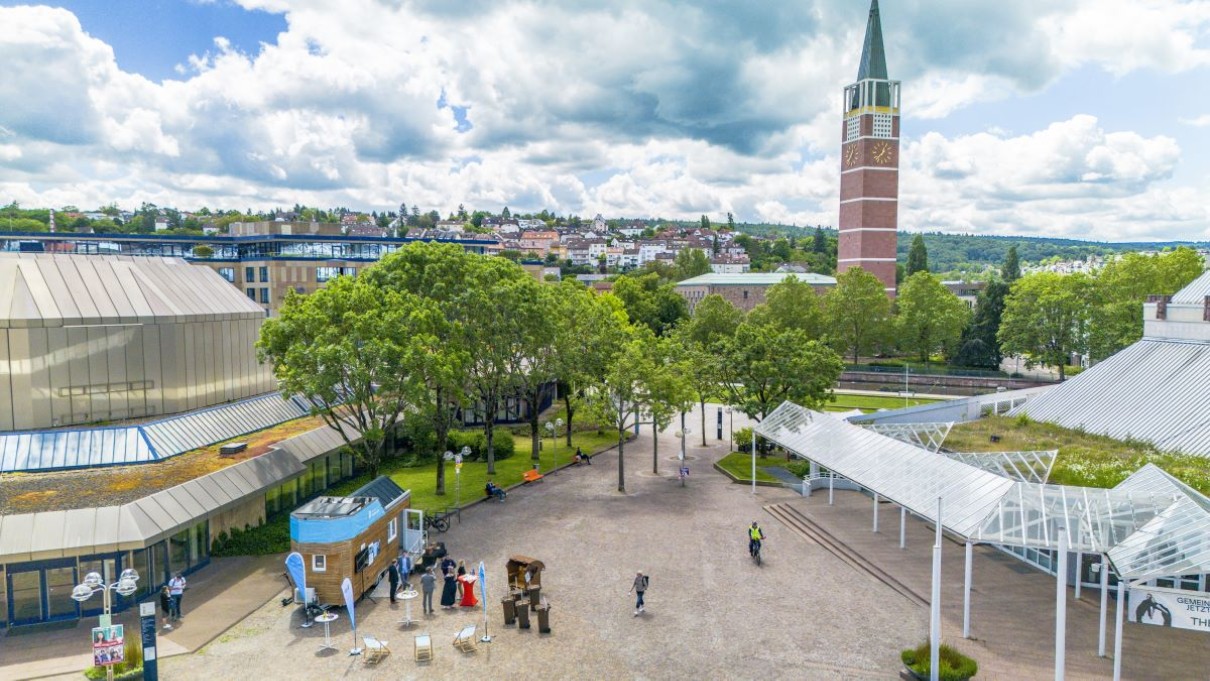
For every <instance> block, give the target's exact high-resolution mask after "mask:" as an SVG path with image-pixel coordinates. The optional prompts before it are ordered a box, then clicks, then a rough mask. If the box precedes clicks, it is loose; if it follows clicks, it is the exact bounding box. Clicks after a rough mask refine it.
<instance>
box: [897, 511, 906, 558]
mask: <svg viewBox="0 0 1210 681" xmlns="http://www.w3.org/2000/svg"><path fill="white" fill-rule="evenodd" d="M899 548H901V549H906V548H907V509H906V508H904V507H903V506H900V507H899Z"/></svg>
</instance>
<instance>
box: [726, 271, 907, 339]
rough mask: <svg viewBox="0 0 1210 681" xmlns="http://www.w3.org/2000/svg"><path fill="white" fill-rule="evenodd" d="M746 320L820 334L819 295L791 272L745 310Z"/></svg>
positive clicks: (816, 336) (816, 335) (821, 333)
mask: <svg viewBox="0 0 1210 681" xmlns="http://www.w3.org/2000/svg"><path fill="white" fill-rule="evenodd" d="M883 297H885V294H884V296H883ZM748 319H749V320H750V321H752V322H754V323H757V324H768V325H769V326H773V327H775V328H778V329H799V330H801V331H803V332H804V333H806V334H807V337H808V338H815V339H818V338H820V337H822V336H823V327H824V323H823V309H822V308H821V306H820V304H819V294H817V293H816V292H815V288H814V287H813V286H811V285H810V284H808V283H807V282H805V281H802V280H801V279H799V278H798V277H796V276H794V275H790V276H788V277H786V278H785V279H782V280H781V281H779V282H778V283H776V284H774V285H772V286H770V287H769V290H768V292H767V293H765V302H764V303H762V304H760V305H757V306H756V308H755V309H753V310H752V311H751V312H749V313H748Z"/></svg>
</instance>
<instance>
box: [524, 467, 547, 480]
mask: <svg viewBox="0 0 1210 681" xmlns="http://www.w3.org/2000/svg"><path fill="white" fill-rule="evenodd" d="M521 479H522V480H524V481H525V482H537V481H539V480H541V479H542V474H541V473H539V472H538V471H536V470H534V469H533V468H531V469H529V470H527V471H525V472H524V473H522V474H521Z"/></svg>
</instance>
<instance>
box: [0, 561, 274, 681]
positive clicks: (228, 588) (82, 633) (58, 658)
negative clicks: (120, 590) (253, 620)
mask: <svg viewBox="0 0 1210 681" xmlns="http://www.w3.org/2000/svg"><path fill="white" fill-rule="evenodd" d="M283 560H284V556H281V555H275V556H258V557H248V556H243V557H236V558H216V559H214V560H213V561H211V563H210V565H208V566H207V567H205V568H203V569H202V570H200V571H198V572H197V573H196V574H194V575H190V576H188V577H187V578H186V579H188V581H189V589H188V590H187V591H186V592H185V598H184V600H183V601H182V604H181V610H182V613H183V614H184V615H185V619H184V621H182V622H179V623H177V626H176V628H175V629H173V630H172V631H167V632H166V631H164V630H163V629H160V630H159V636H158V637H157V639H158V640H157V644H158V653H159V656H160V657H161V658H163V657H169V656H172V655H180V654H183V653H191V652H194V651H196V650H198V649H199V648H201V647H202V646H204V645H206V644H207V643H209V642H211V641H213V640H214V639H215V638H216V637H218V636H219V635H220V634H222V633H223V632H224V631H226V630H227V629H229V628H231V627H232V626H233V625H234V624H236V623H237V622H239V621H240V620H242V619H244V618H245V617H247V616H248V614H249V613H251V612H253V611H254V610H256V609H257V608H259V607H261V606H262V605H264V604H265V603H266V602H267V601H269V600H270V599H273V598H274V597H275V596H277V595H278V594H283V595H284V593H285V591H286V582H285V580H284V579H283V578H282V577H281V575H282V573H283V572H285V567H284V566H283V564H282V561H283ZM157 603H158V601H157ZM156 616H157V617H159V608H158V606H157V612H156ZM96 623H97V618H96V617H85V618H83V619H81V620H80V621H78V622H76V624H75V626H69V627H68V628H65V629H58V630H55V631H40V632H35V633H28V634H17V635H15V636H14V635H11V634H10V635H8V636H4V637H3V638H0V679H4V681H23V680H24V679H42V678H53V679H59V678H61V679H65V680H66V679H72V680H73V681H79V679H81V678H83V671H84V670H85V669H86V668H88V667H90V666H91V665H92V654H91V653H90V652H89V650H90V648H89V632H90V631H91V629H92V627H94V626H96ZM114 623H116V624H124V625H126V631H127V632H128V634H129V632H135V635H138V634H137V632H138V631H139V626H138V608H130V609H129V610H127V611H125V612H123V613H120V614H118V615H115V616H114ZM157 624H158V622H157Z"/></svg>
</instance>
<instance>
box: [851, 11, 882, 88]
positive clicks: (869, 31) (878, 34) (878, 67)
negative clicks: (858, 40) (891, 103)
mask: <svg viewBox="0 0 1210 681" xmlns="http://www.w3.org/2000/svg"><path fill="white" fill-rule="evenodd" d="M866 78H877V79H881V80H886V78H887V73H886V51H885V50H883V48H882V21H881V19H880V18H879V16H878V0H873V1H872V2H871V3H870V19H869V21H868V22H867V23H866V26H865V42H864V44H863V45H862V47H861V65H860V66H859V67H858V69H857V80H865V79H866Z"/></svg>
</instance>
